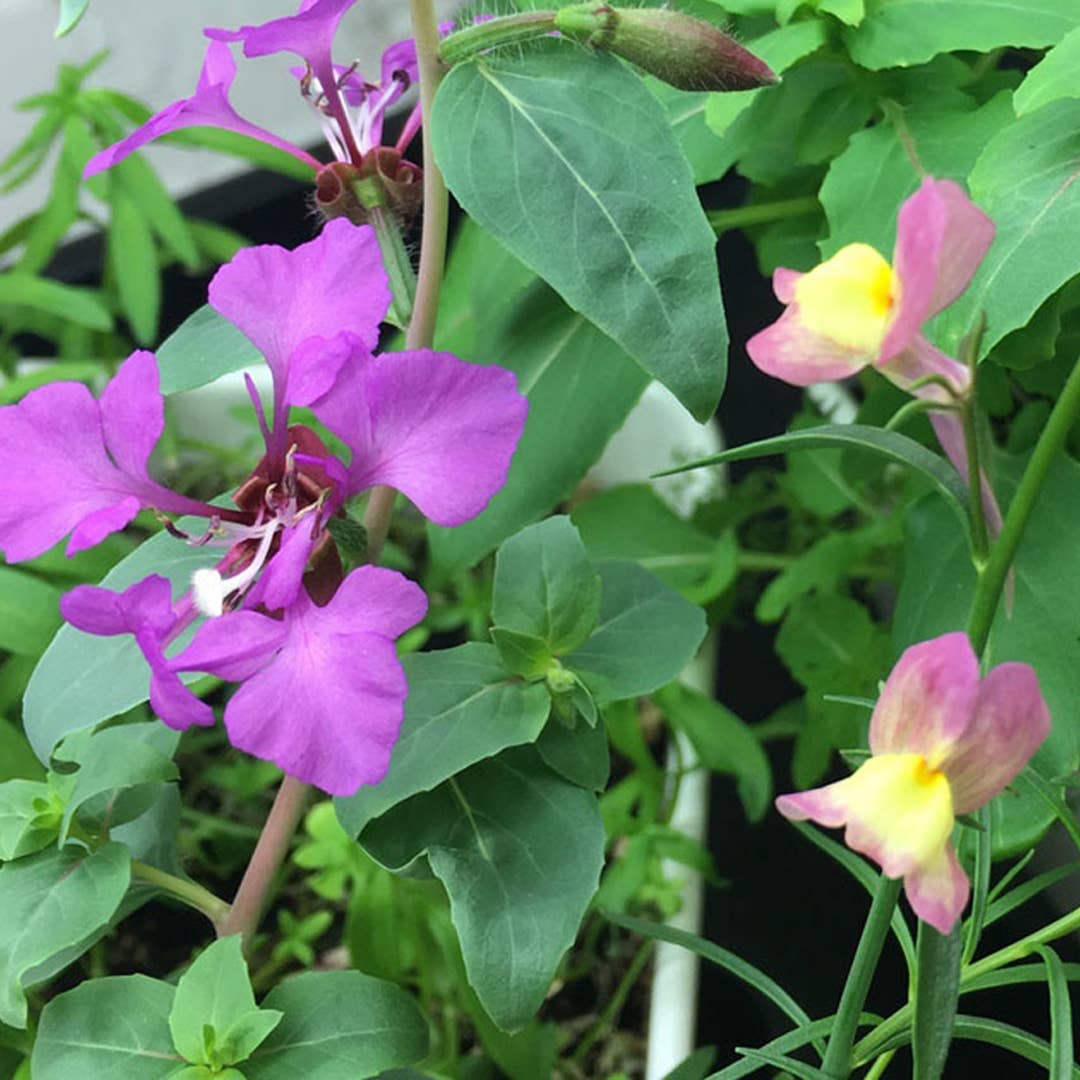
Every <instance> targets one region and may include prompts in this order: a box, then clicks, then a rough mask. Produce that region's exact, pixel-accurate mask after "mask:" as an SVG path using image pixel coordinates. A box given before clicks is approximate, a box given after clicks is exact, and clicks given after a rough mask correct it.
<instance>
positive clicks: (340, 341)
mask: <svg viewBox="0 0 1080 1080" xmlns="http://www.w3.org/2000/svg"><path fill="white" fill-rule="evenodd" d="M369 351H370V350H369V349H368V348H367V346H365V345H364V343H363V342H362V341H360V340H359V338H357V337H355V336H354V335H353V334H350V333H347V332H345V333H340V334H335V335H334V336H333V337H332V338H329V339H327V338H324V337H310V338H308V339H307V341H304V342H301V344H300V345H298V346H297V347H296V348H295V349H294V350H293V352H292V355H291V356H290V357H289V381H288V384H287V386H286V387H285V400H286V401H287V402H288V403H289V404H290V405H298V406H300V407H301V408H304V407H306V406H308V405H311V404H312V402H315V401H317V400H318V399H319V398H321V397H322V396H323V395H324V394H327V393H328V392H329V391H330V390H331V388H332V387H333V385H334V383H335V382H336V381H337V378H338V375H339V374H340V373H341V369H342V368H343V367H344V366H345V363H346V361H348V360H349V359H351V358H352V357H353V356H354V355H356V354H358V353H359V354H360V355H365V354H367V353H369Z"/></svg>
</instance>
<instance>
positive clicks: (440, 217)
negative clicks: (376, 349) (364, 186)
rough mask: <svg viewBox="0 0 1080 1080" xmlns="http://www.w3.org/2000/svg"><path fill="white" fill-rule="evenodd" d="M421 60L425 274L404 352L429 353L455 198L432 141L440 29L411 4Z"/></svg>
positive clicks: (430, 10) (427, 12)
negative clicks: (443, 174) (447, 234)
mask: <svg viewBox="0 0 1080 1080" xmlns="http://www.w3.org/2000/svg"><path fill="white" fill-rule="evenodd" d="M409 15H410V17H411V19H412V29H413V38H414V39H415V41H416V59H417V66H418V68H419V71H420V106H421V108H422V110H423V117H424V124H425V125H426V126H427V130H426V131H425V132H424V221H423V227H422V229H421V233H420V269H419V271H418V272H417V275H416V302H415V303H414V305H413V313H412V319H411V320H410V321H409V329H408V331H407V332H406V334H405V347H406V348H408V349H426V348H430V347H431V343H432V341H434V338H435V317H436V315H437V313H438V308H439V289H440V288H441V287H442V276H443V262H444V261H445V259H446V227H447V222H448V221H449V214H450V196H449V194H448V193H447V190H446V184H445V183H443V178H442V173H440V172H439V167H438V166H437V165H436V164H435V151H434V150H433V148H432V139H431V126H430V125H431V114H432V111H433V109H432V107H433V105H434V103H435V91H436V90H438V88H439V82H440V81H441V80H442V76H443V70H442V67H441V65H440V63H439V29H438V24H437V22H436V19H435V8H434V5H433V3H432V0H409Z"/></svg>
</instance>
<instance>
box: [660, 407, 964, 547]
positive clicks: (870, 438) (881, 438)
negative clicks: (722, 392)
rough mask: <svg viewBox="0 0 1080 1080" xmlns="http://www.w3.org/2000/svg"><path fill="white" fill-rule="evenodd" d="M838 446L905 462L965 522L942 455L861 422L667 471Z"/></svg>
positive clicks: (952, 472)
mask: <svg viewBox="0 0 1080 1080" xmlns="http://www.w3.org/2000/svg"><path fill="white" fill-rule="evenodd" d="M823 447H824V448H829V447H839V448H841V449H847V448H851V449H859V450H867V451H869V452H870V453H873V454H878V455H879V456H881V457H884V458H888V459H889V460H891V461H896V462H899V463H900V464H901V465H907V466H908V467H909V468H912V469H916V470H917V471H918V472H920V473H922V474H923V475H924V476H925V477H926V478H927V479H928V480H929V481H930V482H931V483H932V484H933V485H934V487H935V488H937V490H938V491H939V492H940V493H941V494H942V495H944V496H945V498H946V500H947V501H948V503H949V506H950V507H951V508H952V509H953V510H954V511H955V513H957V514H958V515H959V516H960V520H961V521H963V522H964V525H965V528H966V527H967V524H968V496H967V488H966V486H965V485H964V482H963V481H962V480H961V479H960V476H959V474H958V473H957V471H956V469H954V468H953V467H952V465H950V464H949V462H948V461H946V460H945V458H943V457H939V456H938V455H937V454H935V453H934V452H933V451H932V450H927V449H926V447H925V446H922V445H921V444H920V443H917V442H915V440H914V439H909V438H908V437H907V436H906V435H900V434H898V433H897V432H895V431H884V430H882V429H881V428H875V427H869V426H867V425H863V424H828V425H825V426H824V427H816V428H802V429H800V430H798V431H791V432H788V434H786V435H777V436H775V437H773V438H771V439H762V440H760V441H759V442H752V443H747V444H746V445H745V446H736V447H733V448H732V449H730V450H723V451H721V452H720V453H719V454H714V455H712V457H707V458H702V459H701V460H700V461H692V462H690V463H689V464H688V465H681V466H679V468H677V469H671V470H670V472H672V473H677V472H686V471H688V470H690V469H702V468H705V467H706V466H708V465H720V464H723V463H724V462H728V461H746V460H747V459H749V458H759V457H768V456H770V455H772V454H786V453H790V452H791V451H793V450H817V449H821V448H823Z"/></svg>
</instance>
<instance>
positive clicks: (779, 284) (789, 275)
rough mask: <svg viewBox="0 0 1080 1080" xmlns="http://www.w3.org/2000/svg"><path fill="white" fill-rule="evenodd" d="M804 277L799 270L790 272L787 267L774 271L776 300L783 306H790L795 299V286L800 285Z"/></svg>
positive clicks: (773, 283)
mask: <svg viewBox="0 0 1080 1080" xmlns="http://www.w3.org/2000/svg"><path fill="white" fill-rule="evenodd" d="M802 276H803V274H802V272H801V271H799V270H788V269H787V267H785V266H778V267H777V268H776V270H774V271H773V276H772V287H773V292H774V293H775V294H776V299H777V300H779V301H780V303H781V304H790V303H792V301H793V300H794V299H795V286H796V285H798V284H799V278H801V277H802Z"/></svg>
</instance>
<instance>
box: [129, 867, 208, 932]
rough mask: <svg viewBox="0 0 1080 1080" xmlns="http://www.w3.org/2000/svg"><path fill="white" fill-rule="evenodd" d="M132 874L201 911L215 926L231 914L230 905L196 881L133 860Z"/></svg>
mask: <svg viewBox="0 0 1080 1080" xmlns="http://www.w3.org/2000/svg"><path fill="white" fill-rule="evenodd" d="M131 876H132V877H135V878H138V879H139V880H140V881H145V882H146V883H147V884H148V885H153V886H154V888H156V889H160V890H161V891H162V892H165V893H168V894H169V895H170V896H173V897H175V898H176V899H177V900H179V901H181V902H182V903H184V904H187V906H188V907H193V908H194V909H195V910H196V911H201V912H202V913H203V914H204V915H205V916H206V917H207V918H208V919H209V920H210V921H211V922H212V923H213V924H214V925H215V926H217V925H218V924H220V923H221V921H222V920H223V919H224V918H225V917H226V916H227V915H228V914H229V905H228V904H227V903H225V901H224V900H222V899H221V898H220V897H218V896H215V895H214V894H213V893H212V892H211V891H210V890H209V889H204V888H203V886H202V885H199V884H197V883H196V882H194V881H185V880H184V879H183V878H181V877H177V876H176V875H175V874H169V873H166V872H165V871H164V870H159V869H158V868H157V867H156V866H151V865H150V864H149V863H144V862H140V861H139V860H138V859H132V860H131Z"/></svg>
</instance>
